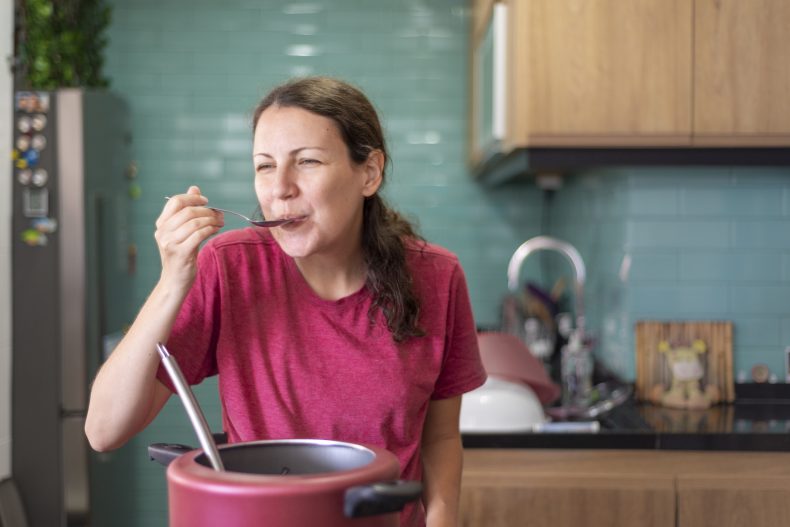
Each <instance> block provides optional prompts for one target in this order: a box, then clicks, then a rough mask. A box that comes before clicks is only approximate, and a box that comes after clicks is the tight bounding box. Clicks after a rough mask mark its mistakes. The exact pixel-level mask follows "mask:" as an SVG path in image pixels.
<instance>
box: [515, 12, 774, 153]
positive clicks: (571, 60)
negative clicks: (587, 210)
mask: <svg viewBox="0 0 790 527" xmlns="http://www.w3.org/2000/svg"><path fill="white" fill-rule="evenodd" d="M735 1H737V0H735ZM777 1H781V0H777ZM508 3H509V4H511V5H512V6H513V9H512V10H511V11H512V13H511V15H510V16H509V18H510V20H511V27H510V30H509V33H510V38H511V39H512V43H513V44H512V45H513V46H514V49H513V57H512V60H513V61H515V62H514V63H513V64H512V68H511V77H510V82H509V84H508V91H509V93H510V97H511V103H510V105H509V106H510V108H508V116H509V117H510V116H512V119H511V121H512V122H511V124H510V135H511V137H512V138H513V140H514V141H515V142H516V143H517V145H518V146H523V145H530V146H560V145H574V146H585V145H587V146H600V145H614V146H623V145H640V144H641V145H654V146H660V145H688V144H690V141H691V137H690V136H691V68H692V64H691V56H692V50H691V46H692V36H691V24H692V7H693V5H692V3H691V2H690V0H627V1H623V0H510V1H509V2H508Z"/></svg>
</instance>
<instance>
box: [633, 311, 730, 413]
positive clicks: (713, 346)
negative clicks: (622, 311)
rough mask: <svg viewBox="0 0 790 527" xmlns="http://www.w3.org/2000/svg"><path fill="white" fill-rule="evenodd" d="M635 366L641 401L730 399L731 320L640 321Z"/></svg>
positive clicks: (702, 403)
mask: <svg viewBox="0 0 790 527" xmlns="http://www.w3.org/2000/svg"><path fill="white" fill-rule="evenodd" d="M636 368H637V375H636V377H637V378H636V393H637V397H638V398H639V399H641V400H643V401H650V402H652V403H654V404H658V405H661V406H666V407H669V408H681V409H704V408H708V407H710V406H711V405H713V404H716V403H719V402H724V401H726V402H732V401H733V399H734V398H735V386H734V383H733V377H732V323H731V322H716V321H713V322H707V321H702V322H697V321H684V322H660V321H640V322H638V323H637V325H636Z"/></svg>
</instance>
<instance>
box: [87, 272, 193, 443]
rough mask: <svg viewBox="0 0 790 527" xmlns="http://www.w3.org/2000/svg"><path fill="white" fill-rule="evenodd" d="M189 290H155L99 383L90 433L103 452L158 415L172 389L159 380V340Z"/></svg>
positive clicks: (93, 395)
mask: <svg viewBox="0 0 790 527" xmlns="http://www.w3.org/2000/svg"><path fill="white" fill-rule="evenodd" d="M183 298H184V293H183V291H172V290H168V289H167V288H165V287H162V286H161V285H158V286H157V287H156V288H154V290H153V292H152V293H151V295H150V296H149V297H148V300H147V301H146V302H145V305H144V306H143V308H142V309H141V310H140V313H139V314H138V315H137V318H136V320H135V321H134V323H133V324H132V327H131V328H130V329H129V331H128V332H127V333H126V335H125V336H124V338H123V340H121V342H120V343H119V344H118V346H117V348H116V349H115V350H114V351H113V353H112V354H111V355H110V357H109V358H108V359H107V361H106V362H105V363H104V365H103V366H102V368H101V369H100V370H99V373H98V374H97V376H96V379H95V380H94V382H93V386H92V388H91V394H90V402H89V405H88V413H87V416H86V419H85V434H86V436H87V437H88V440H89V442H90V444H91V446H92V447H93V448H94V449H96V450H99V451H105V450H112V449H114V448H118V447H120V446H122V445H123V444H124V443H126V441H128V440H129V438H131V437H132V436H134V435H135V434H136V433H138V432H139V431H140V430H142V429H143V428H144V427H145V426H146V425H147V424H148V422H149V421H151V420H152V419H153V417H155V415H156V413H158V411H159V410H160V409H161V407H162V405H163V404H164V402H165V401H166V400H167V397H168V396H169V393H167V392H164V391H163V390H162V385H161V384H160V383H158V382H157V381H156V371H157V368H158V366H159V356H158V354H157V351H156V343H157V342H159V341H161V342H165V341H166V340H167V338H168V336H169V334H170V330H171V328H172V326H173V322H174V320H175V317H176V315H177V314H178V310H179V308H180V305H181V303H182V301H183Z"/></svg>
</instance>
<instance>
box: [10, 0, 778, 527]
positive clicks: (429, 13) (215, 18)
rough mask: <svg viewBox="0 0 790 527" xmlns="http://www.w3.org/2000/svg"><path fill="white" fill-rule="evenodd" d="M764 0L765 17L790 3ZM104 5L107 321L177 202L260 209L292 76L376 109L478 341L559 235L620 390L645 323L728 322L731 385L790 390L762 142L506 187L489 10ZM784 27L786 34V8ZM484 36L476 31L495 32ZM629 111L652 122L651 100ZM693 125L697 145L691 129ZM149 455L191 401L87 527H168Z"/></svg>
mask: <svg viewBox="0 0 790 527" xmlns="http://www.w3.org/2000/svg"><path fill="white" fill-rule="evenodd" d="M480 3H482V4H487V3H486V2H480ZM517 3H518V2H517ZM563 3H564V4H574V5H576V4H579V2H563ZM650 3H651V2H640V4H650ZM694 3H695V2H692V1H691V0H689V1H687V2H681V1H677V2H672V5H673V6H675V8H674V9H675V11H673V13H674V14H673V15H672V16H678V17H679V18H681V17H682V15H686V14H690V13H691V7H690V6H691V5H692V4H694ZM697 3H706V2H702V1H701V0H698V2H697ZM759 3H760V5H763V4H765V6H766V8H767V6H771V5H772V6H777V5H779V4H780V3H781V2H778V1H774V2H769V1H767V0H766V1H763V2H759ZM488 4H490V2H489V3H488ZM581 4H583V2H581ZM652 4H655V2H652ZM107 5H108V6H109V7H111V13H112V19H111V23H110V25H109V27H108V28H107V30H106V37H107V47H106V50H105V53H104V57H105V64H104V74H105V76H106V77H107V78H108V79H109V81H110V89H111V90H112V92H114V93H115V94H117V95H118V96H119V97H120V98H121V99H122V100H123V101H125V103H126V105H127V106H128V122H129V131H130V135H131V143H130V144H129V149H130V156H131V159H130V161H133V162H134V167H133V168H132V169H131V170H132V171H133V172H134V173H133V179H129V181H127V182H126V184H127V185H128V190H129V203H128V214H129V217H128V219H129V224H128V232H127V233H126V235H128V243H129V244H130V246H134V250H133V251H132V252H133V253H134V254H131V253H130V254H131V256H130V258H132V259H134V263H133V265H132V264H130V265H132V267H133V269H132V272H131V273H130V275H129V277H128V280H129V281H130V284H131V288H132V289H131V301H130V305H124V306H112V309H117V310H119V311H121V312H127V311H128V312H129V313H134V312H135V310H136V309H137V308H138V307H139V306H140V305H141V304H142V302H143V301H144V299H145V298H146V296H147V294H148V293H149V291H150V289H151V288H152V286H153V285H154V283H155V281H156V280H157V278H158V274H159V258H158V253H157V249H156V246H155V243H154V240H153V236H152V235H153V225H154V221H155V219H156V217H157V215H158V214H159V211H160V210H161V208H162V205H163V201H164V199H163V198H164V196H167V195H172V194H175V193H179V192H183V191H185V190H186V188H187V187H188V186H189V185H192V184H197V185H199V186H200V188H201V190H202V192H203V193H204V194H205V195H207V196H208V197H209V198H210V200H211V203H213V204H215V205H217V206H221V207H223V208H228V209H234V210H239V211H242V212H250V213H251V212H253V211H254V209H255V206H256V204H255V200H254V194H253V193H252V175H253V174H252V166H251V160H250V146H251V128H250V113H251V110H252V108H253V107H254V106H255V104H256V103H257V101H258V100H259V98H260V97H261V96H262V95H263V94H265V93H266V92H267V91H268V89H269V88H271V87H273V86H274V85H276V84H279V83H281V82H283V81H284V80H286V79H288V78H290V77H294V76H303V75H314V74H316V75H330V76H337V77H340V78H343V79H346V80H349V81H351V82H353V83H355V84H356V85H358V86H359V87H361V88H362V89H363V90H364V91H365V93H367V95H368V96H369V97H370V99H371V100H372V101H373V102H374V104H375V105H376V106H377V108H378V109H379V111H380V114H381V116H382V118H383V124H384V126H385V129H386V131H387V138H388V141H389V146H390V148H391V154H392V159H393V163H392V166H391V172H390V174H389V181H388V182H387V185H386V189H385V195H386V196H387V197H388V199H389V200H390V201H391V203H392V204H393V205H395V206H396V207H397V208H398V209H400V210H401V211H403V212H405V213H406V214H407V215H408V216H410V217H411V218H413V219H415V220H416V221H417V222H418V224H419V227H420V231H421V233H422V234H423V235H424V236H425V237H426V238H427V239H428V240H429V241H431V242H434V243H438V244H440V245H443V246H445V247H447V248H448V249H450V250H451V251H453V252H455V253H456V254H457V255H458V257H459V258H460V261H461V263H462V265H463V267H464V269H465V271H466V275H467V279H468V282H469V287H470V294H471V298H472V304H473V308H474V313H475V316H476V319H477V323H478V325H479V326H480V327H488V328H496V327H498V326H499V324H500V321H501V309H502V300H503V298H504V297H505V295H506V294H507V290H508V289H507V278H506V269H507V265H508V262H509V259H510V257H511V255H512V254H513V252H514V251H515V249H516V248H517V247H518V246H519V245H520V244H521V243H522V242H523V241H525V240H527V239H529V238H532V237H534V236H537V235H541V234H543V235H551V236H554V237H557V238H560V239H563V240H566V241H568V242H570V243H572V244H573V245H574V246H575V247H576V248H577V249H578V250H579V252H580V254H581V255H582V257H583V259H584V262H585V264H586V268H587V284H586V290H585V302H586V306H585V307H586V314H587V326H588V328H590V330H591V332H592V333H594V334H595V335H596V337H597V343H596V348H595V354H596V356H597V358H598V359H599V360H600V361H601V362H602V363H603V364H605V365H606V366H607V367H608V368H609V369H610V370H611V371H612V372H613V373H614V374H616V375H617V376H619V377H620V378H621V379H623V380H625V381H627V382H633V381H634V379H635V377H636V365H635V358H634V357H635V354H634V346H635V342H634V324H635V323H636V321H638V320H643V319H651V320H728V321H732V322H733V324H734V327H735V331H734V341H733V357H734V366H733V374H734V375H736V376H739V380H742V381H744V382H746V381H750V380H751V370H752V368H753V366H755V365H758V364H763V365H765V366H767V368H768V371H769V372H770V374H771V375H772V376H773V378H772V380H775V381H779V382H780V383H784V382H785V380H786V363H785V361H786V358H785V348H786V347H787V346H790V168H788V166H787V165H786V161H787V160H786V159H784V160H783V158H782V157H781V156H778V157H770V156H773V155H774V153H770V154H765V152H761V151H760V150H759V149H757V150H755V149H752V148H751V147H754V146H761V145H756V144H755V143H754V142H751V143H750V140H749V139H748V138H747V139H745V140H744V141H743V143H742V144H740V145H738V146H741V147H744V146H745V147H749V150H748V152H746V151H745V153H743V155H742V156H741V157H738V155H737V154H736V155H733V153H732V150H731V149H727V148H725V149H723V150H727V152H724V151H722V153H721V156H722V157H721V158H720V159H719V158H715V156H716V155H717V154H716V153H715V151H714V152H712V153H710V152H709V153H708V154H706V155H708V157H707V158H706V157H704V156H689V157H684V156H683V155H677V157H676V158H675V159H676V162H674V163H666V162H654V161H651V162H640V161H639V158H638V156H633V155H630V154H623V155H622V157H619V158H618V157H617V154H616V153H615V154H612V157H610V158H608V159H604V160H595V161H589V160H588V161H585V159H587V158H583V157H582V158H580V160H577V161H573V162H570V161H567V162H564V163H554V162H551V161H544V162H540V161H539V160H537V157H538V156H537V154H536V156H535V160H530V159H526V158H525V160H524V167H525V168H526V171H529V172H530V174H529V175H527V176H524V175H523V174H521V173H520V172H521V171H519V170H518V169H517V168H516V169H513V168H510V169H507V170H505V169H502V168H501V167H502V166H503V165H499V166H500V173H499V174H498V175H497V176H496V178H497V180H496V181H492V179H493V177H494V176H490V175H487V173H485V170H484V169H480V167H470V165H469V163H468V158H469V156H470V146H469V144H470V143H469V128H470V120H471V115H472V108H473V102H472V101H473V97H472V93H471V92H472V89H471V88H470V86H471V85H470V67H471V64H472V62H471V60H470V57H471V54H472V52H471V51H470V49H475V50H479V49H480V47H479V46H478V45H477V43H475V45H474V46H473V42H472V40H473V38H472V35H473V34H475V33H474V32H473V31H472V24H473V13H474V9H473V6H472V4H471V3H470V2H469V1H467V0H394V1H391V2H373V1H366V0H325V1H321V2H317V1H316V2H310V1H302V2H293V1H287V0H266V1H260V0H225V1H223V2H219V1H217V0H135V1H126V2H124V1H121V0H114V1H108V2H107ZM14 7H15V6H14V3H13V2H11V0H0V24H1V25H2V27H0V35H2V38H0V56H2V57H4V58H6V57H10V56H11V55H12V54H13V39H12V35H13V24H14ZM489 7H490V6H489ZM783 13H784V16H785V20H787V16H786V15H787V10H786V9H785V11H784V12H783ZM485 27H486V25H485V24H483V25H481V28H483V29H480V30H479V31H477V32H476V34H479V35H483V36H484V35H485V32H486V29H485ZM663 27H664V26H660V25H659V26H657V28H656V32H657V33H658V32H659V31H660V30H661V29H662V28H663ZM607 31H611V32H616V31H618V28H617V27H608V29H606V30H605V31H603V32H602V33H601V35H602V38H603V37H605V36H606V35H608V34H609V33H607ZM673 31H678V32H679V33H678V34H679V36H678V34H673V37H672V38H681V37H683V35H684V33H683V29H682V28H680V29H677V28H675V29H674V30H673ZM688 31H689V33H688V35H690V34H691V32H690V29H689V30H688ZM688 35H686V36H687V37H688ZM656 38H658V35H657V36H656ZM662 38H664V37H662ZM766 60H767V59H766ZM780 63H781V64H782V65H780ZM3 64H4V67H2V68H0V122H3V123H5V124H4V126H2V127H0V144H2V145H4V146H3V148H5V149H6V151H11V150H12V148H13V146H12V126H11V123H12V115H13V107H12V104H13V78H12V74H11V72H10V70H9V68H8V67H6V66H5V65H6V64H7V63H6V62H5V61H3ZM684 64H685V66H686V67H687V68H688V67H690V66H689V64H687V63H684V62H683V61H678V62H677V63H671V64H670V65H669V66H668V67H670V68H672V67H677V68H678V69H679V70H680V69H683V67H684ZM770 64H772V65H774V67H775V68H776V69H778V70H780V73H781V74H783V75H784V77H783V78H784V82H785V84H784V86H785V92H784V94H783V96H782V98H783V100H782V101H781V103H780V101H779V100H777V101H776V106H777V108H778V110H777V111H784V112H785V113H784V115H783V117H781V119H783V121H782V123H783V125H784V130H783V135H782V133H779V132H777V131H776V130H775V129H772V130H769V133H767V134H766V135H768V136H771V137H773V138H774V140H775V142H774V144H773V145H771V146H784V147H786V146H788V144H790V142H788V138H790V111H788V107H787V104H788V103H787V100H788V98H787V91H786V88H787V86H788V84H787V83H788V82H790V74H788V72H787V69H788V66H787V65H788V64H790V61H788V60H787V56H786V55H785V56H775V57H772V58H771V59H770ZM782 72H783V73H782ZM685 74H686V75H689V73H688V72H686V73H685ZM547 75H548V74H547ZM687 80H688V79H687ZM568 81H569V83H570V84H569V89H570V90H573V89H578V86H574V85H573V84H572V83H573V82H574V79H573V78H572V77H571V78H569V79H568ZM531 82H536V83H540V79H538V80H537V81H531ZM525 89H526V88H525ZM554 89H556V87H555V88H554ZM697 96H698V97H699V94H697ZM483 100H485V97H484V98H483ZM629 102H633V101H629ZM644 106H650V101H645V104H644ZM686 110H688V108H686ZM628 111H630V112H632V113H633V114H634V115H639V114H640V112H642V111H643V106H641V105H639V104H634V105H632V106H631V107H630V109H628ZM684 119H685V121H684ZM781 119H780V120H781ZM679 120H680V121H684V122H683V123H682V124H685V126H686V127H687V131H686V134H687V135H689V136H690V135H691V132H690V131H689V130H688V127H690V125H691V122H692V118H691V117H688V116H687V117H685V118H681V119H679ZM475 126H478V125H477V124H475ZM681 128H682V127H681ZM681 133H682V132H681ZM662 134H663V135H664V136H671V134H670V133H669V132H666V131H665V130H659V131H658V132H657V133H656V134H655V135H656V136H661V135H662ZM646 135H650V134H646ZM733 135H738V134H737V133H734V134H733ZM747 135H748V134H747ZM758 135H759V134H758ZM626 142H627V140H626ZM648 142H649V141H648ZM626 146H628V147H631V148H635V149H636V148H637V147H638V146H639V145H634V144H630V145H626ZM652 146H665V144H661V143H659V142H657V141H656V142H654V144H653V145H652ZM703 146H706V147H707V146H710V145H703ZM621 152H622V151H621ZM486 155H487V154H486ZM673 155H674V154H673ZM761 156H762V157H761ZM654 157H655V156H651V155H650V154H645V159H647V158H651V159H653V158H654ZM485 159H488V160H489V161H490V162H491V164H489V165H487V166H488V169H491V167H492V166H494V165H493V163H495V162H496V160H497V159H496V156H494V157H493V158H492V157H491V156H488V157H486V158H485ZM492 159H493V160H492ZM722 159H725V161H722ZM766 159H776V160H777V161H776V162H775V163H771V162H767V161H766ZM517 161H518V160H517ZM530 163H534V166H533V165H530ZM566 165H567V166H566ZM489 171H491V170H489ZM514 172H515V173H518V174H515V175H514V174H513V173H514ZM535 173H538V174H539V176H538V177H536V175H535ZM14 181H15V176H14V173H13V165H12V164H11V163H10V162H6V163H2V164H0V390H2V392H0V479H3V478H4V477H7V476H9V475H10V474H12V472H13V467H12V466H11V451H12V447H13V445H12V444H11V434H12V431H11V417H10V414H11V383H12V381H13V380H12V379H11V374H10V372H11V361H12V356H13V353H14V350H12V336H11V318H12V310H11V305H12V304H11V295H12V290H13V287H14V286H15V285H16V284H12V283H11V252H12V242H13V239H14V237H16V236H17V235H18V234H19V233H16V232H12V229H11V220H10V218H11V198H10V196H11V190H12V184H13V182H14ZM226 221H227V222H228V224H229V225H231V226H241V224H240V223H235V224H234V223H233V219H232V218H226ZM554 256H556V255H549V256H547V257H546V258H544V259H542V260H539V261H537V262H534V263H533V264H532V266H530V267H527V268H526V269H525V270H524V274H525V275H526V274H529V275H530V276H531V277H532V278H533V279H534V280H535V281H536V282H540V281H541V278H542V277H543V278H545V277H544V276H543V275H544V274H548V275H549V276H551V277H556V276H557V275H558V274H563V273H565V274H566V275H567V276H571V275H570V274H568V273H569V267H563V266H567V264H566V263H564V261H563V260H562V259H561V258H559V257H557V258H554ZM538 264H540V265H538ZM547 268H548V269H550V271H548V272H547V271H546V269H547ZM557 269H559V271H558V270H557ZM552 282H553V280H552V281H550V282H548V283H546V284H545V285H546V286H547V287H551V286H552ZM129 322H131V320H129ZM31 324H32V322H31ZM36 330H37V331H46V328H37V329H36ZM196 393H197V395H198V398H199V400H200V403H201V405H202V407H203V409H204V411H206V413H207V415H208V418H209V422H210V424H211V425H212V427H213V428H214V429H215V430H216V431H219V428H220V423H221V421H220V408H219V404H218V401H217V399H216V379H211V380H209V381H207V382H205V383H203V384H202V385H201V386H199V387H196ZM152 442H182V443H187V444H190V443H191V444H194V443H195V438H194V434H193V432H192V430H191V429H190V428H189V425H188V421H187V419H186V416H185V414H184V411H183V409H182V408H181V406H180V402H179V401H177V400H176V398H173V399H172V400H171V401H170V402H169V403H168V405H167V407H166V408H165V409H164V411H163V412H162V414H161V415H160V416H159V417H158V418H157V419H156V421H155V422H154V423H153V424H152V425H151V426H150V427H149V428H148V429H147V430H146V431H145V432H143V433H142V434H140V436H138V437H136V438H134V439H133V440H132V441H130V442H129V444H128V445H126V446H125V447H123V448H121V449H120V450H118V451H115V452H111V453H104V454H95V455H93V456H92V463H91V498H90V500H91V510H90V518H91V523H90V524H91V525H93V526H114V527H126V526H129V527H132V526H134V527H142V526H146V527H149V526H159V525H165V524H166V510H167V504H166V483H165V477H164V470H163V469H162V467H161V466H159V465H158V464H154V463H151V462H150V461H149V460H148V458H147V455H146V447H147V445H148V444H150V443H152ZM42 477H45V476H44V475H42ZM23 498H24V497H23Z"/></svg>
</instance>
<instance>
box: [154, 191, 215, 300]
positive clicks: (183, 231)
mask: <svg viewBox="0 0 790 527" xmlns="http://www.w3.org/2000/svg"><path fill="white" fill-rule="evenodd" d="M206 203H208V199H207V198H206V197H205V196H203V195H202V194H200V189H199V188H198V187H196V186H191V187H189V190H187V193H186V194H179V195H177V196H173V197H172V198H170V199H169V200H168V201H167V203H166V204H165V207H164V209H163V210H162V214H160V216H159V218H158V219H157V220H156V232H155V233H154V238H155V239H156V243H157V245H158V246H159V256H160V257H161V259H162V276H161V278H160V282H163V283H166V284H168V285H170V286H172V287H176V288H179V289H181V290H182V291H184V292H185V291H186V290H188V289H189V288H190V287H191V286H192V282H193V281H194V280H195V275H196V274H197V253H198V249H199V247H200V244H201V243H202V242H203V241H204V240H206V239H207V238H208V237H209V236H211V235H213V234H216V233H217V232H218V231H219V230H220V229H221V228H222V227H223V226H224V225H225V220H224V217H223V215H222V213H221V212H217V211H215V210H213V209H209V208H207V207H204V206H203V205H205V204H206Z"/></svg>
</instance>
